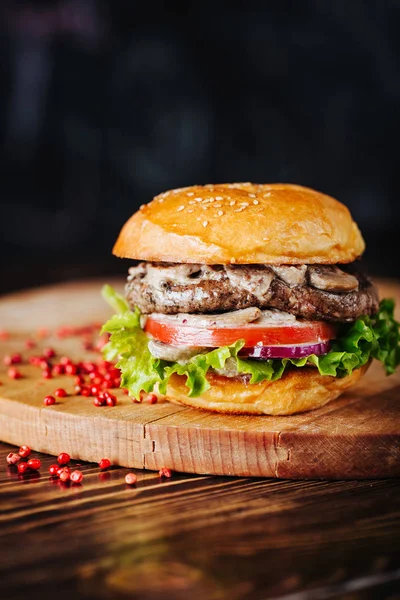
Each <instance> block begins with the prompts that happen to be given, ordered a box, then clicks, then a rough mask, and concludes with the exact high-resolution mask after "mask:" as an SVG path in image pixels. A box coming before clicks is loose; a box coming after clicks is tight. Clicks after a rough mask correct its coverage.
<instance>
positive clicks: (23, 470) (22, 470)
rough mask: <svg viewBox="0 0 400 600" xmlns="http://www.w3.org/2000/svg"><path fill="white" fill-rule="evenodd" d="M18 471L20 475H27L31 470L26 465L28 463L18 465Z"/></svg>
mask: <svg viewBox="0 0 400 600" xmlns="http://www.w3.org/2000/svg"><path fill="white" fill-rule="evenodd" d="M17 469H18V473H21V474H23V473H26V472H27V471H28V470H29V467H28V463H26V462H20V463H18V465H17Z"/></svg>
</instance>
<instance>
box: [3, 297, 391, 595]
mask: <svg viewBox="0 0 400 600" xmlns="http://www.w3.org/2000/svg"><path fill="white" fill-rule="evenodd" d="M25 298H26V297H25ZM28 299H29V302H30V306H31V309H30V310H29V307H28V305H27V304H26V303H25V304H24V303H23V301H22V298H21V303H18V302H19V301H18V298H16V299H15V303H16V304H15V306H18V309H19V310H18V311H17V312H18V314H16V320H18V319H26V318H28V316H29V315H30V314H31V311H32V310H33V307H34V306H36V307H37V306H38V304H37V302H36V300H35V296H34V295H31V296H29V298H28ZM35 302H36V304H35ZM24 307H25V309H24ZM23 309H24V310H25V313H24V312H23ZM21 311H22V312H21ZM76 311H77V318H78V316H79V307H78V306H77V307H76ZM9 326H10V327H12V323H11V322H10V323H9ZM34 326H39V323H36V324H35V325H34ZM0 437H1V436H0ZM21 443H23V440H21ZM11 450H14V448H13V447H11V446H8V445H6V444H0V521H1V525H0V557H1V560H0V599H1V600H11V599H16V598H21V599H22V598H24V599H28V600H36V599H41V600H42V599H43V598H53V597H54V598H55V599H56V600H63V599H64V598H65V599H67V598H68V600H70V598H71V597H72V598H74V599H81V598H82V599H86V598H96V599H102V598H105V599H113V600H119V599H127V598H134V599H145V600H147V599H149V600H150V599H151V600H158V599H160V600H161V599H163V600H165V599H167V600H168V599H173V600H174V599H178V600H181V599H182V600H197V599H199V600H225V599H227V600H228V599H229V600H237V599H251V600H263V599H267V598H280V599H285V600H303V599H310V600H315V599H324V598H346V599H349V600H350V599H351V600H354V599H365V598H368V599H370V598H371V599H376V598H378V599H380V598H388V599H389V598H390V599H391V600H394V599H396V598H400V480H396V479H392V480H376V481H336V482H326V481H299V482H295V481H285V480H271V479H258V478H257V479H255V478H237V477H234V478H229V477H213V476H196V475H182V474H178V473H174V474H173V476H172V478H171V479H169V480H160V479H159V477H158V474H157V473H154V472H150V471H136V474H137V476H138V482H137V485H136V486H135V487H132V488H131V487H128V486H126V484H125V482H124V476H125V474H126V472H127V470H126V469H123V468H113V469H112V470H110V471H108V472H104V473H101V472H100V470H99V468H98V467H97V465H94V464H90V463H85V464H83V465H82V467H80V468H81V469H82V471H83V472H84V482H83V485H80V486H79V485H78V486H72V485H68V484H62V483H61V482H57V481H56V482H54V481H52V480H50V479H49V477H48V476H47V473H48V467H49V465H50V464H52V463H53V462H54V457H50V456H46V455H37V456H39V457H40V458H41V459H42V468H41V472H40V474H31V475H28V476H26V475H25V476H24V477H23V478H22V479H20V478H19V476H18V474H17V473H16V472H15V469H11V468H9V467H7V464H6V461H5V457H6V455H7V454H8V452H10V451H11ZM35 455H36V453H35Z"/></svg>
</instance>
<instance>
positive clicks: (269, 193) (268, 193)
mask: <svg viewBox="0 0 400 600" xmlns="http://www.w3.org/2000/svg"><path fill="white" fill-rule="evenodd" d="M270 195H271V192H266V193H265V194H263V196H264V198H268V196H270Z"/></svg>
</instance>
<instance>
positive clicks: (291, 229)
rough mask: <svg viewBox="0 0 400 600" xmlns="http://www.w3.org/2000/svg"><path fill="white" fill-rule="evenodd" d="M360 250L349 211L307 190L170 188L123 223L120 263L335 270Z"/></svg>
mask: <svg viewBox="0 0 400 600" xmlns="http://www.w3.org/2000/svg"><path fill="white" fill-rule="evenodd" d="M364 248H365V244H364V240H363V238H362V236H361V233H360V231H359V229H358V227H357V225H356V223H355V222H354V221H353V219H352V217H351V214H350V212H349V210H348V209H347V208H346V207H345V206H344V205H343V204H341V203H340V202H338V201H337V200H335V199H334V198H331V197H330V196H326V195H325V194H321V193H320V192H317V191H315V190H312V189H310V188H306V187H302V186H299V185H291V184H264V185H259V184H252V183H234V184H217V185H206V186H192V187H187V188H181V189H177V190H171V191H168V192H165V193H163V194H160V195H159V196H156V198H154V200H153V201H152V202H150V203H149V204H147V205H143V206H142V207H141V209H140V210H139V211H138V212H136V213H135V214H134V215H133V216H132V217H131V218H130V219H129V220H128V221H127V223H125V225H124V227H123V228H122V231H121V233H120V235H119V237H118V240H117V242H116V244H115V246H114V249H113V253H114V254H115V255H116V256H119V257H121V258H132V259H138V260H146V261H162V262H178V263H182V262H184V263H202V264H229V263H238V264H276V265H278V264H313V263H314V264H336V263H348V262H352V261H353V260H355V259H356V258H357V257H359V256H360V255H361V254H362V252H363V251H364Z"/></svg>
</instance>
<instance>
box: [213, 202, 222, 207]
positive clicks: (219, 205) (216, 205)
mask: <svg viewBox="0 0 400 600" xmlns="http://www.w3.org/2000/svg"><path fill="white" fill-rule="evenodd" d="M221 206H222V204H220V203H219V202H218V204H214V208H221Z"/></svg>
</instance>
